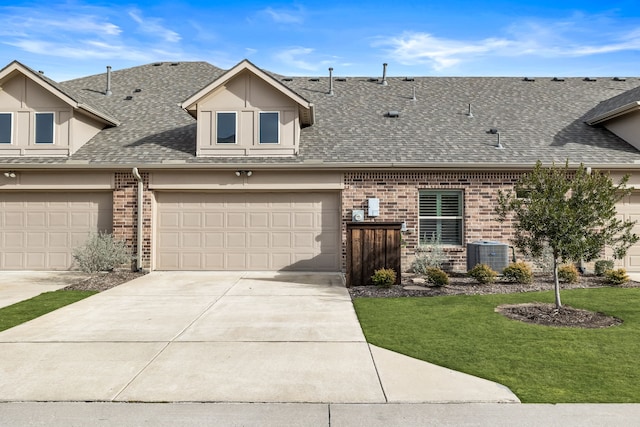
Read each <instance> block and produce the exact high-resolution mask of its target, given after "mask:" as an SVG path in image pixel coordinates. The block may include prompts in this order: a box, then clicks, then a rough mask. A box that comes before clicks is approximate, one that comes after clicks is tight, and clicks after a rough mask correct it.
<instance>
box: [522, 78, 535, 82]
mask: <svg viewBox="0 0 640 427" xmlns="http://www.w3.org/2000/svg"><path fill="white" fill-rule="evenodd" d="M522 81H523V82H535V81H536V79H532V78H531V77H525V78H524V79H522Z"/></svg>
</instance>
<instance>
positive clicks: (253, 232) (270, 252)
mask: <svg viewBox="0 0 640 427" xmlns="http://www.w3.org/2000/svg"><path fill="white" fill-rule="evenodd" d="M157 202H158V204H157V227H158V228H157V246H156V268H157V269H159V270H283V269H286V270H300V271H302V270H306V271H338V270H339V269H340V245H339V242H340V226H339V224H340V205H339V198H338V194H337V193H162V192H160V193H157Z"/></svg>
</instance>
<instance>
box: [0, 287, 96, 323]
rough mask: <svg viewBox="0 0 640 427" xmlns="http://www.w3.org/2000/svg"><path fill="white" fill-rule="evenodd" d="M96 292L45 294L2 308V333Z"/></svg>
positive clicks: (61, 291) (55, 292) (59, 291)
mask: <svg viewBox="0 0 640 427" xmlns="http://www.w3.org/2000/svg"><path fill="white" fill-rule="evenodd" d="M96 293H97V292H95V291H63V290H58V291H54V292H45V293H43V294H40V295H38V296H36V297H33V298H30V299H28V300H25V301H20V302H18V303H15V304H13V305H10V306H8V307H4V308H0V331H4V330H5V329H9V328H13V327H14V326H16V325H19V324H21V323H24V322H27V321H29V320H31V319H35V318H36V317H39V316H42V315H43V314H47V313H49V312H50V311H53V310H57V309H59V308H60V307H64V306H65V305H69V304H72V303H74V302H76V301H80V300H81V299H84V298H87V297H89V296H91V295H93V294H96Z"/></svg>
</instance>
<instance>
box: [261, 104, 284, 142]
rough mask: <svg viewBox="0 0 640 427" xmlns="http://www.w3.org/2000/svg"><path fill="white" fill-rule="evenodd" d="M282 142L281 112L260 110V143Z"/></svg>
mask: <svg viewBox="0 0 640 427" xmlns="http://www.w3.org/2000/svg"><path fill="white" fill-rule="evenodd" d="M279 143H280V113H278V112H277V111H266V112H264V111H263V112H260V144H279Z"/></svg>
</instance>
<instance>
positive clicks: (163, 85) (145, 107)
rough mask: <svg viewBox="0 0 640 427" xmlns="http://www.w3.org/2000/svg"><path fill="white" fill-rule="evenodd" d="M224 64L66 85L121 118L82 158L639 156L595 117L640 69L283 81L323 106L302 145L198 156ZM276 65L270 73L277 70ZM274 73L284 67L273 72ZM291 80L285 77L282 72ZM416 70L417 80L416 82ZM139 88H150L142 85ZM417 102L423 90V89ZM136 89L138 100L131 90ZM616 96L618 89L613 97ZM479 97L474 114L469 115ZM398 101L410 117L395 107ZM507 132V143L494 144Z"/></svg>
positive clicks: (608, 159) (144, 69)
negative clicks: (591, 77)
mask: <svg viewBox="0 0 640 427" xmlns="http://www.w3.org/2000/svg"><path fill="white" fill-rule="evenodd" d="M223 72H224V71H223V70H221V69H219V68H216V67H214V66H212V65H210V64H207V63H204V62H182V63H179V64H177V65H172V64H171V63H160V65H154V64H148V65H143V66H140V67H135V68H129V69H125V70H119V71H114V72H113V73H112V91H113V95H112V96H110V97H106V96H104V93H103V92H104V89H105V81H106V80H105V75H104V74H102V75H96V76H90V77H86V78H82V79H77V80H72V81H69V82H64V83H61V85H62V86H64V87H65V88H68V89H69V90H72V91H74V92H75V93H81V94H82V96H83V97H86V98H87V99H88V101H89V102H91V103H92V104H93V105H99V106H100V107H101V108H103V109H105V110H107V111H109V112H111V114H113V115H114V116H115V117H116V118H118V119H119V120H120V121H121V123H122V124H121V125H120V126H117V127H112V128H108V129H105V130H104V131H102V132H100V133H99V134H98V135H97V136H95V137H94V138H93V139H92V140H91V141H89V142H88V143H87V144H86V145H84V146H83V147H82V148H81V149H80V150H78V151H77V152H76V153H75V154H74V155H73V156H72V158H71V159H72V160H79V161H88V162H90V163H92V164H114V163H117V164H123V165H133V164H135V165H151V164H160V163H162V162H163V161H165V162H167V161H169V162H170V161H184V162H186V163H193V164H202V165H204V164H222V165H223V164H230V163H233V164H237V163H249V164H260V163H265V164H272V165H273V164H282V165H296V164H298V165H303V164H304V165H310V164H313V165H317V164H318V163H319V162H323V163H324V164H333V165H337V166H339V165H340V164H345V165H346V164H352V163H362V164H382V163H385V164H388V163H394V165H395V166H398V167H402V166H403V165H407V166H410V167H416V165H424V166H425V167H428V166H429V165H433V164H458V163H462V164H469V165H482V164H487V165H489V164H491V165H493V164H504V165H509V164H514V165H515V164H533V163H535V162H536V161H537V160H541V161H543V162H560V163H563V162H564V161H566V160H567V159H569V160H570V161H571V162H572V163H578V162H584V163H592V164H593V163H596V164H603V163H612V164H633V162H634V161H640V151H638V150H636V149H635V148H633V147H632V146H631V145H629V144H627V143H626V142H624V141H623V140H621V139H620V138H618V137H617V136H615V135H614V134H612V133H611V132H609V131H608V130H606V129H604V128H602V127H592V126H589V125H587V124H586V123H584V121H585V118H586V117H587V114H593V110H594V108H597V107H598V105H602V104H600V103H601V102H603V101H606V100H608V99H612V98H614V97H616V96H621V97H624V96H626V95H621V94H625V93H628V94H630V95H629V96H630V97H632V98H633V97H636V94H638V92H640V89H635V90H633V91H631V92H627V91H629V90H631V89H634V88H637V87H638V86H639V85H640V80H639V79H637V78H634V79H627V80H626V81H613V80H612V79H605V78H599V79H597V81H584V80H583V79H582V78H567V79H564V81H553V80H552V79H551V78H537V79H536V80H535V81H523V79H521V78H499V77H487V78H482V77H477V78H476V77H457V78H447V77H424V78H420V77H417V78H415V79H413V80H411V79H404V78H399V77H392V78H387V81H388V85H387V86H383V85H381V84H380V83H379V82H377V81H370V79H368V78H348V79H346V81H338V80H337V79H336V81H334V95H333V96H330V95H328V94H327V92H328V90H329V79H328V77H322V78H319V79H309V78H303V77H295V78H287V79H283V83H284V84H285V85H287V86H288V87H290V88H291V89H292V90H293V91H295V92H296V93H297V94H299V95H300V96H302V97H304V98H305V99H307V100H309V101H310V102H312V103H313V104H314V105H315V109H316V111H315V114H316V117H315V119H316V121H315V124H314V125H313V126H310V127H307V128H304V129H302V131H301V141H300V154H299V156H297V157H291V158H279V157H273V158H228V157H225V158H215V157H207V158H196V157H195V151H196V150H195V144H196V136H195V120H194V119H193V118H192V117H191V116H190V115H189V114H188V113H187V112H185V111H184V110H183V109H182V108H180V103H181V102H183V101H184V100H186V99H188V98H189V96H190V95H192V94H194V93H196V92H197V91H198V90H200V89H202V88H203V87H205V86H206V85H207V84H209V83H211V82H212V81H213V80H215V79H216V78H217V77H219V76H220V75H221V74H222V73H223ZM270 74H271V73H270ZM272 75H273V74H272ZM275 77H277V78H280V79H281V76H275ZM408 80H411V81H408ZM136 89H141V91H140V92H136V91H135V90H136ZM414 90H415V93H416V100H412V95H413V91H414ZM127 96H131V97H132V98H131V99H130V100H127V99H126V97H127ZM614 99H615V98H614ZM469 104H471V110H472V113H473V117H469V116H468V115H467V112H468V105H469ZM390 110H394V111H398V112H399V117H397V118H390V117H386V116H385V115H386V113H387V112H388V111H390ZM490 128H497V129H498V130H499V131H500V138H501V143H502V144H503V145H504V147H505V149H503V150H498V149H496V148H495V145H496V142H497V135H495V134H490V133H488V130H489V129H490ZM2 160H3V161H5V160H6V161H10V162H12V161H15V162H18V163H25V162H26V163H28V162H37V163H40V162H43V163H56V162H58V163H64V162H65V161H66V159H2Z"/></svg>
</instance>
